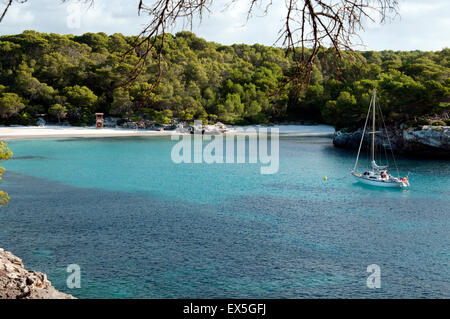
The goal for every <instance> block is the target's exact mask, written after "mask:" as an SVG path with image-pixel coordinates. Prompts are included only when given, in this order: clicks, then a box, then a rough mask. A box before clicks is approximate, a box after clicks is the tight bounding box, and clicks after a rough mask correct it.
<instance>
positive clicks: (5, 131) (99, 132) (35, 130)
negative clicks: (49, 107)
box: [0, 126, 174, 140]
mask: <svg viewBox="0 0 450 319" xmlns="http://www.w3.org/2000/svg"><path fill="white" fill-rule="evenodd" d="M173 133H174V132H173V131H151V130H133V129H123V128H103V129H96V128H95V127H73V126H45V127H38V126H10V127H6V126H1V127H0V139H4V140H8V139H35V138H52V137H55V138H58V137H116V136H162V135H171V134H173Z"/></svg>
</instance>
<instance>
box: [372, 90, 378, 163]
mask: <svg viewBox="0 0 450 319" xmlns="http://www.w3.org/2000/svg"><path fill="white" fill-rule="evenodd" d="M376 96H377V91H376V89H373V99H372V100H373V101H372V105H373V119H372V161H375V101H376ZM372 172H375V169H374V168H373V167H372Z"/></svg>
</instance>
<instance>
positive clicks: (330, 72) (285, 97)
mask: <svg viewBox="0 0 450 319" xmlns="http://www.w3.org/2000/svg"><path fill="white" fill-rule="evenodd" d="M134 40H135V37H125V36H123V35H121V34H114V35H111V36H108V35H106V34H104V33H96V34H95V33H87V34H84V35H81V36H73V35H58V34H53V33H52V34H45V33H38V32H34V31H25V32H23V33H22V34H19V35H8V36H1V37H0V116H1V120H0V121H1V122H0V123H2V124H23V125H29V124H35V123H36V120H37V119H38V117H39V116H41V115H42V114H47V117H46V118H47V120H48V119H49V120H52V121H54V122H58V121H63V120H67V121H69V122H70V123H71V124H73V125H90V124H92V123H93V121H94V117H95V116H94V113H95V112H104V113H105V114H106V115H112V116H118V117H122V118H127V119H132V120H140V119H149V120H153V121H155V122H157V123H170V122H171V121H172V118H178V119H180V120H186V121H191V120H193V119H202V120H203V121H210V122H215V121H222V122H225V123H231V124H250V123H269V122H282V121H297V120H310V121H314V122H320V123H328V124H332V125H334V126H335V127H337V128H343V127H353V128H354V127H357V126H360V125H361V122H362V121H364V118H365V113H366V110H367V107H368V104H369V100H370V94H371V91H372V89H373V88H374V87H376V88H377V90H378V92H379V96H380V104H381V106H382V108H383V112H384V115H385V119H386V120H387V121H388V122H391V123H410V124H411V125H414V124H425V123H427V122H429V121H430V119H434V120H433V121H435V122H436V123H437V124H442V123H443V122H442V121H445V120H446V119H447V117H446V116H447V115H446V114H447V113H446V112H448V111H449V110H450V106H449V105H450V104H449V102H450V99H449V93H450V78H449V75H450V49H448V48H447V49H444V50H442V51H439V52H421V51H412V52H394V51H382V52H373V51H367V52H358V55H359V57H360V59H357V60H353V61H352V60H351V59H350V56H349V55H345V53H344V57H343V59H340V60H339V59H337V56H336V53H335V51H334V50H332V49H323V50H322V51H321V52H320V54H319V56H318V59H317V60H316V63H315V67H314V71H313V74H312V77H311V82H310V85H309V86H308V87H307V88H306V89H303V90H299V88H298V87H296V86H293V85H290V84H289V81H288V79H289V77H290V76H291V74H292V72H293V71H294V67H295V65H294V63H293V61H294V59H293V55H292V54H286V52H285V51H284V50H283V49H281V48H274V47H268V46H262V45H244V44H236V45H232V46H225V45H220V44H217V43H214V42H207V41H205V40H204V39H201V38H198V37H196V36H195V35H194V34H193V33H190V32H180V33H177V34H175V35H171V34H167V35H166V36H165V47H164V52H163V59H162V62H161V68H162V77H161V79H160V82H159V85H158V86H157V87H156V88H154V89H153V90H151V93H150V88H151V84H152V83H154V82H155V80H156V79H157V77H158V64H157V59H156V57H155V56H153V57H150V60H149V61H148V63H147V64H146V67H145V70H144V71H143V72H142V73H141V74H140V75H139V76H138V78H137V79H136V81H135V82H133V83H131V84H130V85H127V86H123V85H121V84H122V83H123V82H124V80H125V79H126V78H127V76H128V75H129V74H130V72H131V71H132V70H133V68H134V67H135V65H136V64H137V62H138V60H139V56H140V50H139V49H136V50H134V51H133V54H131V55H128V56H126V57H125V58H124V59H123V53H124V52H126V51H127V50H129V49H130V48H131V45H132V44H133V42H134ZM286 83H287V84H286ZM439 120H440V122H439ZM447 121H448V120H447ZM444 124H445V123H444ZM447 124H448V123H447Z"/></svg>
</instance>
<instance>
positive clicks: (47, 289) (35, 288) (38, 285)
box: [0, 248, 75, 299]
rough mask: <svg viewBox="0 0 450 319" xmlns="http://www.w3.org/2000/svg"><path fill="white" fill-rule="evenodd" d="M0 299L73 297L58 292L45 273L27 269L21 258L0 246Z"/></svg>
mask: <svg viewBox="0 0 450 319" xmlns="http://www.w3.org/2000/svg"><path fill="white" fill-rule="evenodd" d="M0 299H75V298H74V297H72V296H71V295H67V294H65V293H62V292H59V291H58V290H56V289H55V288H54V287H53V286H52V285H51V283H50V281H48V279H47V275H45V274H43V273H40V272H35V271H28V270H26V269H25V268H24V266H23V263H22V260H21V259H20V258H18V257H16V256H14V255H13V254H12V253H10V252H7V251H5V250H3V249H1V248H0Z"/></svg>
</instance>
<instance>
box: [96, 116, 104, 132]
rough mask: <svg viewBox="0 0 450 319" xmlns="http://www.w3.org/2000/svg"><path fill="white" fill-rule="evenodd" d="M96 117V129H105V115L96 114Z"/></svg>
mask: <svg viewBox="0 0 450 319" xmlns="http://www.w3.org/2000/svg"><path fill="white" fill-rule="evenodd" d="M95 117H96V121H95V127H96V128H103V113H95Z"/></svg>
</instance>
